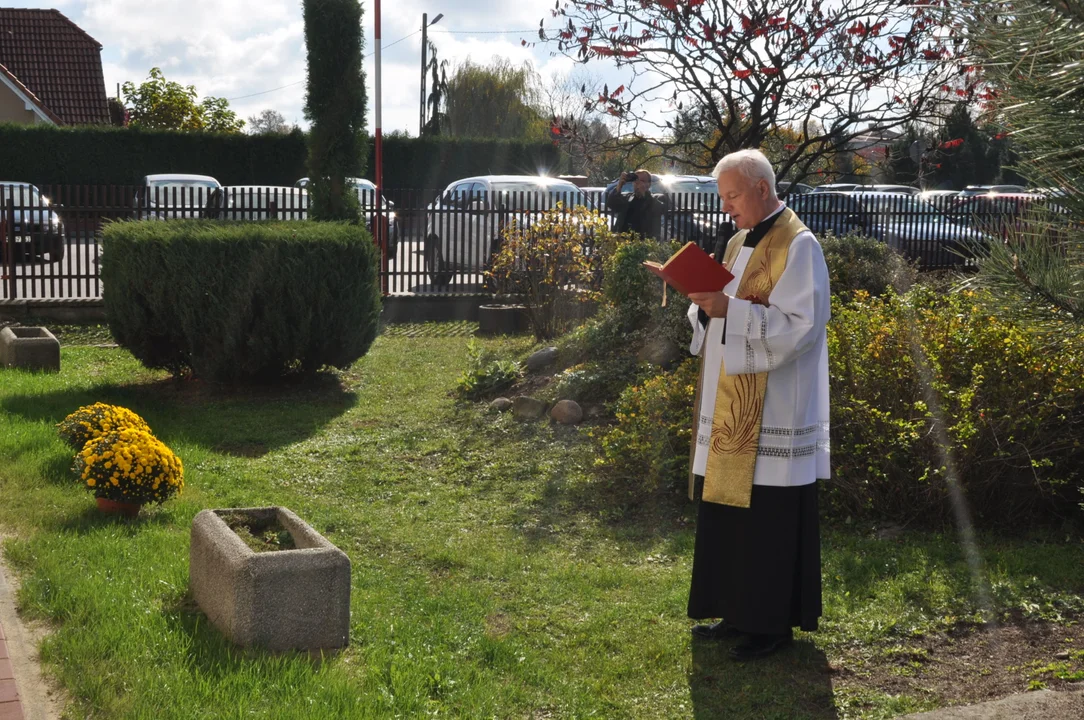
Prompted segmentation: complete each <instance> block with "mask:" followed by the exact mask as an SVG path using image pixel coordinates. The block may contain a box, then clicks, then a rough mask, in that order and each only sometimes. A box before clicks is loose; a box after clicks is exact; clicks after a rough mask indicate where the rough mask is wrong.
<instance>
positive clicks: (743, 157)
mask: <svg viewBox="0 0 1084 720" xmlns="http://www.w3.org/2000/svg"><path fill="white" fill-rule="evenodd" d="M730 170H738V171H739V172H740V173H741V174H742V175H743V176H744V177H745V178H746V179H747V180H749V181H750V182H754V183H755V182H758V181H760V180H763V181H765V182H766V183H768V187H769V188H771V193H772V197H775V170H774V169H772V163H771V161H770V160H768V158H767V157H765V155H764V153H762V152H761V151H759V150H738V151H737V152H732V153H730V154H729V155H724V156H723V159H722V160H720V161H719V162H718V164H716V165H715V169H714V170H712V171H711V176H712V177H713V178H715V179H716V180H718V179H719V176H720V175H722V174H723V173H725V172H729V171H730Z"/></svg>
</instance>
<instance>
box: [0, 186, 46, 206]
mask: <svg viewBox="0 0 1084 720" xmlns="http://www.w3.org/2000/svg"><path fill="white" fill-rule="evenodd" d="M0 199H3V200H15V202H25V203H30V204H41V192H40V191H39V190H38V189H37V188H36V187H34V186H33V185H0Z"/></svg>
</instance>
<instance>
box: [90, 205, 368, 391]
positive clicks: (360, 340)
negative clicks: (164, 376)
mask: <svg viewBox="0 0 1084 720" xmlns="http://www.w3.org/2000/svg"><path fill="white" fill-rule="evenodd" d="M378 264H379V254H378V252H377V250H376V248H375V246H374V245H373V242H372V239H371V237H370V235H369V234H368V232H366V230H365V228H364V227H363V226H358V225H348V224H340V223H315V222H303V221H294V222H260V223H241V222H236V223H235V222H217V221H208V220H183V221H182V220H178V221H168V222H162V221H154V220H147V221H142V222H137V221H129V222H118V223H112V224H109V225H107V226H106V228H105V234H104V240H103V253H102V271H101V274H102V284H103V287H104V292H103V296H104V297H103V299H104V301H105V307H106V314H107V316H108V320H109V327H110V330H111V331H112V333H113V337H114V338H116V341H117V343H119V344H120V345H121V346H123V347H125V348H127V349H128V350H129V351H131V353H132V354H133V355H134V356H135V357H136V358H138V359H139V360H140V362H142V363H143V364H144V365H145V366H147V367H149V368H157V369H166V370H169V371H170V372H172V373H173V374H174V375H183V374H187V373H191V374H192V375H194V376H197V377H201V378H205V379H209V380H215V381H220V382H236V381H269V380H274V379H275V378H278V377H281V376H283V375H286V374H290V373H295V372H301V373H305V374H309V373H313V372H315V371H317V370H319V369H320V368H321V367H324V366H326V365H331V366H334V367H337V368H346V367H348V366H349V365H350V364H351V363H353V362H354V361H355V360H357V359H358V358H360V357H361V356H362V355H364V354H365V353H366V352H367V351H368V349H369V347H370V345H372V343H373V340H374V339H375V338H376V334H377V326H378V321H379V316H380V307H381V298H380V290H379V286H378V284H377V268H378Z"/></svg>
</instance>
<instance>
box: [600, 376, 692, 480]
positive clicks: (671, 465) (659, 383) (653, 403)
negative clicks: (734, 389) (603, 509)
mask: <svg viewBox="0 0 1084 720" xmlns="http://www.w3.org/2000/svg"><path fill="white" fill-rule="evenodd" d="M699 371H700V361H699V360H698V359H697V358H692V357H691V358H688V359H687V360H685V362H683V363H681V365H679V366H678V367H677V368H676V369H675V370H674V371H673V372H662V373H660V374H658V375H656V376H655V377H652V378H650V379H648V380H646V381H645V382H643V383H642V384H639V385H632V386H629V387H627V388H625V391H624V392H622V393H621V396H620V397H619V398H618V399H617V402H616V403H615V405H614V414H615V416H616V418H617V422H616V423H615V424H614V425H613V426H611V427H610V428H608V429H607V430H606V431H605V432H604V434H603V435H602V436H601V438H600V444H601V446H602V457H601V458H599V460H598V463H599V464H600V465H606V466H608V467H609V468H610V469H611V470H612V471H614V472H616V473H617V474H619V475H623V476H625V477H627V478H629V479H631V480H635V482H636V483H638V484H643V485H644V486H645V487H654V486H657V485H659V484H660V483H664V482H673V483H675V484H676V485H681V484H682V483H683V482H684V481H685V479H686V478H687V477H688V472H689V443H690V442H691V441H692V419H693V396H694V395H695V394H696V379H697V374H698V373H699Z"/></svg>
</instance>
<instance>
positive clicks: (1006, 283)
mask: <svg viewBox="0 0 1084 720" xmlns="http://www.w3.org/2000/svg"><path fill="white" fill-rule="evenodd" d="M963 12H966V13H968V14H967V16H966V20H967V21H968V23H969V25H970V34H971V38H972V42H973V43H974V47H975V49H976V51H977V52H978V54H979V56H980V58H981V59H982V60H983V62H982V66H983V70H984V72H985V79H986V81H987V83H988V85H989V90H988V91H987V93H986V98H987V100H988V102H989V105H990V108H989V109H990V110H991V111H993V112H996V113H997V117H998V118H999V120H1000V121H1001V122H1002V123H1003V125H1004V128H1005V130H1004V134H1005V135H1006V136H1008V137H1011V138H1013V139H1014V140H1015V141H1016V148H1017V149H1018V152H1019V153H1020V162H1019V170H1020V172H1021V173H1022V174H1023V175H1025V176H1026V177H1027V178H1028V179H1029V180H1030V181H1031V182H1033V183H1034V184H1035V185H1038V186H1040V187H1056V188H1059V193H1058V196H1057V197H1055V198H1053V200H1052V203H1051V204H1052V205H1054V206H1055V208H1056V209H1055V210H1054V212H1051V213H1049V214H1048V215H1047V216H1046V217H1045V218H1043V217H1032V218H1030V222H1027V223H1025V224H1024V225H1023V228H1024V229H1023V230H1022V231H1020V232H1018V233H1017V234H1016V235H1015V236H1014V237H1011V238H1010V242H1008V243H991V244H990V246H989V248H988V249H987V250H986V252H985V253H984V257H982V258H981V261H980V272H979V273H978V275H977V276H976V278H975V282H976V283H977V284H980V285H982V286H985V287H987V288H989V289H990V290H992V291H994V292H995V293H997V295H998V296H999V299H1000V300H1001V302H1000V303H998V305H999V306H1002V307H1004V308H1007V312H1009V313H1012V314H1013V315H1015V316H1018V317H1021V318H1024V319H1027V320H1029V321H1033V322H1035V323H1036V324H1037V326H1039V327H1043V328H1046V329H1047V330H1050V331H1051V335H1050V336H1051V337H1052V338H1057V337H1065V336H1067V332H1069V331H1067V329H1066V327H1065V326H1066V323H1071V324H1073V325H1075V326H1076V327H1075V331H1076V332H1079V328H1080V326H1081V324H1084V230H1082V221H1084V125H1082V124H1081V123H1080V122H1079V117H1080V108H1081V107H1084V47H1082V46H1081V44H1080V42H1079V40H1080V38H1081V37H1082V36H1084V3H1081V2H1080V0H994V1H992V2H988V3H976V4H972V5H970V6H968V7H967V9H966V10H964V11H963ZM1052 309H1054V310H1057V312H1051V310H1052Z"/></svg>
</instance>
